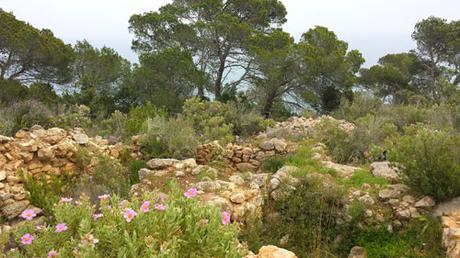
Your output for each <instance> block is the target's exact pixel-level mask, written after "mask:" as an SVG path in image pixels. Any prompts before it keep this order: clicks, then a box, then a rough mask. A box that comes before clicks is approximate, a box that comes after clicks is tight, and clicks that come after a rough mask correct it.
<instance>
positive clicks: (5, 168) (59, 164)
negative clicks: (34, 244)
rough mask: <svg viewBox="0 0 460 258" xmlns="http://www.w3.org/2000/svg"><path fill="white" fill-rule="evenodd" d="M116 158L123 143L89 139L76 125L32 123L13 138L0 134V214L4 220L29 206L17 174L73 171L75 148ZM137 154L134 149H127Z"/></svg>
mask: <svg viewBox="0 0 460 258" xmlns="http://www.w3.org/2000/svg"><path fill="white" fill-rule="evenodd" d="M79 147H85V148H87V150H88V152H89V154H90V156H94V154H95V153H101V154H106V155H109V156H111V157H114V158H118V157H119V156H120V153H121V152H122V151H123V149H124V148H125V146H123V144H121V143H119V144H115V145H110V144H109V142H108V141H107V140H105V139H103V138H101V137H95V138H90V137H88V136H87V135H86V134H85V132H84V131H83V130H82V129H80V128H76V129H73V130H64V129H61V128H50V129H47V130H45V129H43V128H42V127H41V126H34V127H32V128H31V129H30V130H29V131H25V130H20V131H18V132H17V133H16V135H15V136H14V137H6V136H0V215H1V216H2V217H3V218H4V219H6V220H12V219H14V218H16V217H17V216H18V215H19V214H21V212H22V211H23V210H25V209H27V208H31V207H30V203H29V201H28V200H26V197H27V195H26V191H25V190H24V184H23V182H22V181H21V176H20V173H24V174H28V175H32V176H43V175H45V176H46V175H61V174H63V173H73V172H75V171H76V170H77V161H78V148H79ZM131 153H133V155H137V154H136V151H131Z"/></svg>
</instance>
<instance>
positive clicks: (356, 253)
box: [348, 246, 367, 258]
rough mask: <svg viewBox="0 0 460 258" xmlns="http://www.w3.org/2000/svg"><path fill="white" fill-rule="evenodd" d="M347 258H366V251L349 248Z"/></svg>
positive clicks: (359, 247)
mask: <svg viewBox="0 0 460 258" xmlns="http://www.w3.org/2000/svg"><path fill="white" fill-rule="evenodd" d="M348 258H367V255H366V250H364V248H362V247H361V246H354V247H353V248H351V251H350V254H349V255H348Z"/></svg>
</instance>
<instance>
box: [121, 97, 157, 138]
mask: <svg viewBox="0 0 460 258" xmlns="http://www.w3.org/2000/svg"><path fill="white" fill-rule="evenodd" d="M162 114H163V112H162V111H160V110H158V109H157V108H155V107H154V106H153V105H152V103H151V102H147V103H146V104H145V105H142V106H137V107H134V108H132V109H130V110H129V113H128V115H127V118H126V122H125V131H126V134H127V135H128V136H132V135H136V134H139V133H141V132H142V131H143V130H144V129H145V127H144V126H145V125H146V121H147V119H149V118H154V117H155V116H158V115H162Z"/></svg>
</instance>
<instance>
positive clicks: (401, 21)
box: [0, 0, 460, 66]
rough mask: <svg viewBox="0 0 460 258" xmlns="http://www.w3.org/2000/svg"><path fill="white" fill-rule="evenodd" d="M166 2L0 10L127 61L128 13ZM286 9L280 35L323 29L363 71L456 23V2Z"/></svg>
mask: <svg viewBox="0 0 460 258" xmlns="http://www.w3.org/2000/svg"><path fill="white" fill-rule="evenodd" d="M169 2H172V1H167V0H129V1H128V0H123V1H122V0H0V8H2V9H3V10H5V11H8V12H13V13H14V15H15V16H16V17H17V18H18V19H20V20H24V21H27V22H29V23H30V24H32V25H33V26H35V27H37V28H48V29H51V30H52V31H53V32H54V34H55V35H56V36H57V37H59V38H61V39H63V40H64V41H65V42H66V43H69V44H74V43H75V42H76V41H77V40H82V39H86V40H88V41H89V42H90V43H91V44H92V45H94V46H96V47H102V46H109V47H112V48H114V49H115V50H116V51H118V52H119V53H120V54H121V55H122V56H124V57H125V58H127V59H128V60H130V61H132V62H137V55H136V54H135V53H134V52H133V51H132V50H131V40H132V39H133V35H132V34H130V33H129V31H128V20H129V17H130V16H131V15H133V14H139V13H143V12H148V11H152V10H157V9H158V8H159V7H160V6H162V5H164V4H166V3H169ZM281 2H283V3H284V5H285V6H286V8H287V11H288V15H287V19H288V22H287V23H286V24H285V25H284V26H283V28H284V30H285V31H287V32H289V33H291V34H292V35H293V36H294V37H295V38H296V39H299V38H300V36H301V35H302V33H304V32H306V31H308V29H310V28H312V27H314V26H316V25H321V26H326V27H328V28H329V29H331V30H333V31H334V32H335V33H336V34H337V35H338V37H339V39H341V40H344V41H346V42H348V43H349V47H350V49H358V50H360V51H361V52H362V53H363V55H364V58H365V59H366V64H365V65H366V66H370V65H373V64H375V63H376V62H377V61H378V59H379V58H380V57H381V56H383V55H385V54H388V53H400V52H406V51H409V50H410V49H413V48H415V43H414V42H413V41H412V39H411V34H412V32H413V30H414V25H415V24H416V23H417V22H418V21H420V20H422V19H424V18H427V17H429V16H438V17H442V18H445V19H447V20H454V19H455V20H458V19H460V0H319V1H318V0H315V1H307V0H281Z"/></svg>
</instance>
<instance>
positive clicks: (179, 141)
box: [141, 116, 199, 159]
mask: <svg viewBox="0 0 460 258" xmlns="http://www.w3.org/2000/svg"><path fill="white" fill-rule="evenodd" d="M198 144H199V142H198V137H197V135H196V132H195V130H194V128H193V127H192V125H191V123H190V122H189V121H188V120H186V119H184V117H182V116H179V117H177V118H169V119H166V118H164V117H160V116H157V117H154V118H153V119H149V120H148V128H147V131H146V134H145V136H144V137H142V139H141V151H142V152H143V153H145V154H146V155H147V156H149V157H162V158H178V159H184V158H191V157H194V155H195V151H196V148H197V146H198Z"/></svg>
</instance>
